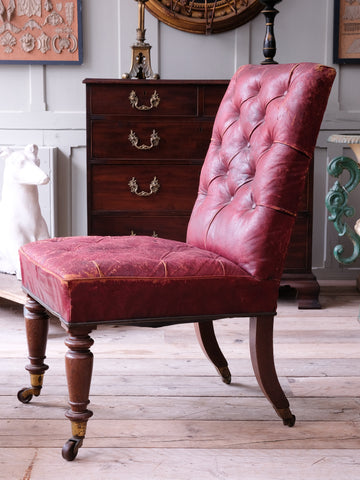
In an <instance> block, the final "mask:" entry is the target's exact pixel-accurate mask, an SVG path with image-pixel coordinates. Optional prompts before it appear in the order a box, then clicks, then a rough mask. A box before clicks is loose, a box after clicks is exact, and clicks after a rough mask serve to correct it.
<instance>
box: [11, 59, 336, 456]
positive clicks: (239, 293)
mask: <svg viewBox="0 0 360 480" xmlns="http://www.w3.org/2000/svg"><path fill="white" fill-rule="evenodd" d="M334 76H335V71H334V70H333V69H332V68H328V67H325V66H322V65H317V64H311V63H299V64H289V65H271V66H255V65H247V66H244V67H241V68H240V69H239V70H238V71H237V72H236V74H235V75H234V77H233V78H232V80H231V82H230V84H229V87H228V89H227V91H226V93H225V96H224V98H223V100H222V102H221V104H220V107H219V110H218V113H217V116H216V119H215V123H214V128H213V134H212V139H211V143H210V147H209V150H208V153H207V156H206V159H205V162H204V165H203V169H202V173H201V177H200V186H199V193H198V197H197V200H196V203H195V206H194V209H193V212H192V216H191V218H190V222H189V225H188V232H187V242H186V243H181V242H177V241H172V240H166V239H162V238H152V237H139V236H132V237H99V236H97V237H68V238H53V239H49V240H43V241H39V242H34V243H30V244H27V245H25V246H24V247H22V248H21V250H20V259H21V267H22V284H23V288H24V290H25V291H26V292H27V294H28V300H27V304H26V306H25V323H26V331H27V339H28V348H29V359H30V364H29V365H27V366H26V369H27V370H28V371H29V372H30V376H31V387H29V388H25V389H22V390H20V392H19V393H18V398H19V400H20V401H22V402H23V403H28V402H29V401H30V400H31V398H32V396H33V395H35V396H38V395H39V394H40V390H41V388H42V382H43V376H44V372H45V370H46V369H47V368H48V367H47V365H45V364H44V359H45V349H46V339H47V332H48V314H47V311H49V312H52V313H53V314H54V315H55V316H57V317H58V318H59V319H60V321H61V322H62V324H63V326H64V327H65V329H66V330H67V333H68V335H67V338H66V340H65V344H66V345H67V347H68V349H69V350H68V352H67V353H66V355H65V363H66V375H67V381H68V388H69V405H70V409H69V410H68V411H67V413H66V416H67V418H68V419H70V420H71V424H72V437H71V438H70V439H69V440H68V441H67V442H66V443H65V445H64V447H63V450H62V453H63V457H64V458H65V459H66V460H73V459H74V458H75V457H76V455H77V453H78V449H79V447H80V446H81V445H82V443H83V439H84V437H85V430H86V425H87V420H88V419H89V418H90V417H91V415H92V412H91V411H90V410H89V409H88V408H87V407H88V404H89V389H90V382H91V374H92V364H93V355H92V353H91V352H90V347H91V346H92V344H93V340H92V339H91V338H90V336H89V334H90V333H91V331H92V330H94V329H96V327H97V326H98V325H101V324H119V325H136V326H141V327H160V326H165V325H172V324H176V323H183V322H192V323H194V324H195V329H196V333H197V336H198V339H199V341H200V344H201V346H202V348H203V350H204V352H205V353H206V355H207V356H208V357H209V359H210V360H211V361H212V362H213V363H214V365H215V367H216V368H217V369H218V371H219V373H220V374H221V376H222V377H223V380H224V381H225V382H226V383H230V381H231V375H230V372H229V369H228V365H227V361H226V359H225V358H224V356H223V354H222V352H221V350H220V348H219V346H218V343H217V340H216V337H215V334H214V330H213V323H212V322H213V320H216V319H219V318H224V317H250V353H251V360H252V363H253V367H254V371H255V375H256V378H257V380H258V382H259V385H260V387H261V389H262V390H263V392H264V394H265V395H266V397H267V398H268V399H269V401H270V402H271V403H272V405H273V407H274V408H275V411H276V413H277V414H278V415H279V416H280V417H281V418H282V419H283V422H284V424H285V425H289V426H293V425H294V423H295V417H294V415H293V414H292V413H291V411H290V408H289V402H288V400H287V398H286V396H285V394H284V392H283V390H282V388H281V386H280V384H279V381H278V377H277V374H276V371H275V366H274V358H273V318H274V315H275V313H276V307H277V298H278V289H279V282H280V277H281V274H282V270H283V264H284V259H285V256H286V252H287V247H288V243H289V239H290V235H291V231H292V227H293V224H294V221H295V217H296V212H297V206H298V200H299V196H300V194H301V192H302V189H303V186H304V183H305V177H306V173H307V170H308V166H309V163H310V160H311V158H312V156H313V151H314V146H315V142H316V138H317V135H318V132H319V128H320V124H321V121H322V117H323V113H324V110H325V108H326V104H327V100H328V96H329V93H330V89H331V85H332V82H333V80H334ZM239 321H240V319H239ZM144 334H145V333H144Z"/></svg>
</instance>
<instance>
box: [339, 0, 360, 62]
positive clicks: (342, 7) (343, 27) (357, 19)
mask: <svg viewBox="0 0 360 480" xmlns="http://www.w3.org/2000/svg"><path fill="white" fill-rule="evenodd" d="M333 62H334V63H338V64H356V63H360V1H359V0H334V51H333Z"/></svg>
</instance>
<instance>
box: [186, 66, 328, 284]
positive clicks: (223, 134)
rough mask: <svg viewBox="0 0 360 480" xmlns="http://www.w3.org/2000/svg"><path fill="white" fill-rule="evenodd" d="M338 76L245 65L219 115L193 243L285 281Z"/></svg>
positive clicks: (191, 230) (317, 69)
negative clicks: (301, 203) (299, 214)
mask: <svg viewBox="0 0 360 480" xmlns="http://www.w3.org/2000/svg"><path fill="white" fill-rule="evenodd" d="M334 78H335V70H334V69H333V68H329V67H325V66H323V65H318V64H313V63H299V64H284V65H269V66H262V65H246V66H244V67H241V68H240V69H239V70H238V71H237V72H236V74H235V75H234V77H233V78H232V80H231V82H230V84H229V87H228V89H227V91H226V93H225V95H224V98H223V100H222V102H221V104H220V107H219V110H218V113H217V115H216V119H215V123H214V128H213V134H212V139H211V143H210V147H209V150H208V153H207V156H206V159H205V162H204V165H203V168H202V172H201V176H200V185H199V193H198V197H197V200H196V202H195V206H194V209H193V212H192V215H191V218H190V222H189V225H188V232H187V242H188V243H190V244H192V245H195V246H197V247H199V248H202V249H207V250H210V251H212V252H215V253H218V254H219V255H221V256H224V257H226V258H228V259H230V260H232V261H233V262H235V263H237V264H238V265H240V266H242V267H243V268H244V269H245V270H246V271H247V272H249V273H250V274H252V275H253V276H255V277H256V278H259V279H269V278H275V279H280V277H281V274H282V270H283V264H284V260H285V256H286V253H287V247H288V244H289V241H290V235H291V231H292V227H293V224H294V221H295V217H296V213H297V208H298V202H299V198H300V195H301V193H302V190H303V187H304V184H305V179H306V175H307V171H308V168H309V164H310V161H311V159H312V156H313V152H314V148H315V142H316V139H317V136H318V133H319V129H320V124H321V121H322V118H323V114H324V111H325V108H326V105H327V100H328V96H329V94H330V90H331V86H332V83H333V80H334Z"/></svg>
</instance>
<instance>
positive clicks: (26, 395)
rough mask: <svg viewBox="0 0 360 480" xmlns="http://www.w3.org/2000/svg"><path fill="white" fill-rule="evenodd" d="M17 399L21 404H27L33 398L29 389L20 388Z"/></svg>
mask: <svg viewBox="0 0 360 480" xmlns="http://www.w3.org/2000/svg"><path fill="white" fill-rule="evenodd" d="M17 398H18V400H19V401H20V402H21V403H29V402H30V401H31V399H32V398H33V393H32V389H31V388H22V389H21V390H19V391H18V394H17Z"/></svg>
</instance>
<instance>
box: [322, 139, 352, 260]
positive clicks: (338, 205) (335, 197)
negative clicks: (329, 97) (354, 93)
mask: <svg viewBox="0 0 360 480" xmlns="http://www.w3.org/2000/svg"><path fill="white" fill-rule="evenodd" d="M329 141H330V142H334V143H346V144H348V145H349V146H350V147H351V148H352V150H353V151H354V153H355V155H356V158H357V159H358V160H359V158H360V135H332V136H331V137H330V138H329ZM344 170H345V171H347V172H348V173H349V180H348V182H347V183H346V184H345V185H341V183H340V181H339V180H336V182H335V183H334V185H333V187H332V188H331V189H330V190H329V192H328V194H327V195H326V199H325V203H326V207H327V209H328V211H329V213H330V215H329V217H328V219H329V220H330V221H331V222H334V227H335V229H336V230H337V232H338V235H339V237H346V238H348V239H349V240H350V241H351V242H352V244H353V251H352V253H351V255H350V256H344V247H343V246H342V245H336V247H335V248H334V257H335V259H336V260H337V261H338V262H340V263H342V264H344V265H348V264H350V263H353V262H354V261H355V260H356V259H357V258H358V257H359V255H360V219H359V220H358V221H357V222H356V224H355V227H354V229H353V228H352V227H350V226H349V225H348V224H347V222H346V218H350V217H353V216H354V214H355V209H354V207H352V206H350V205H348V198H349V194H350V193H351V192H352V191H353V190H354V189H355V188H356V187H357V186H358V184H359V182H360V168H359V163H358V162H356V161H355V160H353V159H352V158H349V157H344V156H340V157H336V158H334V159H333V160H331V162H330V163H329V165H328V172H329V174H330V175H331V176H333V177H335V178H338V177H339V176H340V175H341V174H342V173H343V171H344Z"/></svg>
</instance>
